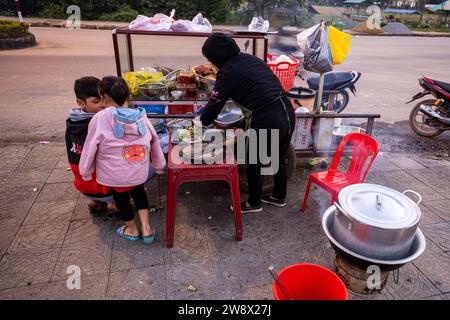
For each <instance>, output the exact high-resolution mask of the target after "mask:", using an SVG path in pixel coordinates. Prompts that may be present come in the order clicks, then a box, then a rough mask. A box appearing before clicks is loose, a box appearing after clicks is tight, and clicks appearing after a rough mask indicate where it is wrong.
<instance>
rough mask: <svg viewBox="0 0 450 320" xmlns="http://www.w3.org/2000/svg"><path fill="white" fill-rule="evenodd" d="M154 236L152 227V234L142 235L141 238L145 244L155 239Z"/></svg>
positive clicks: (154, 232)
mask: <svg viewBox="0 0 450 320" xmlns="http://www.w3.org/2000/svg"><path fill="white" fill-rule="evenodd" d="M155 236H156V231H155V229H153V234H152V235H151V236H147V237H144V236H142V239H144V243H145V244H151V243H153V242H154V241H155Z"/></svg>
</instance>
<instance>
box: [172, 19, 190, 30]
mask: <svg viewBox="0 0 450 320" xmlns="http://www.w3.org/2000/svg"><path fill="white" fill-rule="evenodd" d="M170 30H172V31H178V32H189V31H192V21H191V20H177V21H175V22H174V23H172V26H171V27H170Z"/></svg>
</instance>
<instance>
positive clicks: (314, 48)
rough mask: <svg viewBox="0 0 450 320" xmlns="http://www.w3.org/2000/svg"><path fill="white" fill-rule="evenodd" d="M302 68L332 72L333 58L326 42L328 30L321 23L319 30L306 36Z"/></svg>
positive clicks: (327, 41) (328, 43) (319, 71)
mask: <svg viewBox="0 0 450 320" xmlns="http://www.w3.org/2000/svg"><path fill="white" fill-rule="evenodd" d="M303 66H304V67H305V69H306V70H308V71H311V72H317V73H325V72H329V71H332V70H333V56H332V54H331V47H330V42H329V40H328V28H326V26H325V24H324V23H321V24H320V26H319V28H317V29H316V30H314V32H313V33H312V34H310V35H309V36H308V39H307V47H306V50H305V59H304V62H303Z"/></svg>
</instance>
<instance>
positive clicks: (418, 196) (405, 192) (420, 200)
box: [403, 190, 422, 205]
mask: <svg viewBox="0 0 450 320" xmlns="http://www.w3.org/2000/svg"><path fill="white" fill-rule="evenodd" d="M407 193H412V194H414V195H416V196H417V198H419V201H417V202H416V205H419V204H420V203H421V202H422V196H421V195H420V194H418V193H417V192H415V191H413V190H405V191H403V194H404V195H406V194H407Z"/></svg>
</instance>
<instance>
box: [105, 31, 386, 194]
mask: <svg viewBox="0 0 450 320" xmlns="http://www.w3.org/2000/svg"><path fill="white" fill-rule="evenodd" d="M214 32H223V33H226V34H227V35H229V36H230V37H232V38H234V39H235V40H236V42H237V44H238V45H239V46H240V48H241V51H242V52H247V53H251V54H253V55H255V56H257V57H259V58H261V59H263V60H264V61H268V62H269V67H270V68H271V69H272V70H273V71H274V73H275V74H276V75H277V76H278V77H279V78H280V81H281V83H282V85H283V87H284V88H285V90H289V89H290V87H292V84H293V82H294V78H295V76H296V70H297V68H298V65H299V61H296V63H295V64H293V65H291V66H289V69H285V70H283V68H282V67H283V62H281V63H278V64H274V63H273V61H274V60H272V59H275V58H276V56H272V55H270V54H269V53H268V48H269V35H270V33H261V32H249V31H242V30H240V31H230V30H217V29H216V30H214ZM210 35H211V33H201V32H177V31H144V30H130V29H129V28H121V29H115V30H113V32H112V38H113V45H114V53H115V62H116V71H117V75H118V76H121V77H124V78H125V80H126V81H127V83H128V84H129V86H131V87H133V88H132V90H131V92H132V103H133V104H135V105H138V106H140V107H142V108H144V109H145V110H146V111H147V114H148V117H149V118H150V119H151V121H152V123H153V124H154V126H155V127H156V128H157V129H159V130H161V131H163V130H164V128H165V127H167V126H165V125H164V123H168V122H169V121H170V120H173V119H187V120H189V119H192V118H194V117H195V116H196V115H197V111H198V109H199V108H201V107H202V106H203V105H205V104H206V103H207V101H208V99H209V97H210V93H211V91H212V89H213V88H214V77H212V78H209V77H208V76H202V75H201V74H200V72H197V71H196V69H197V67H199V66H205V65H206V64H204V62H205V61H204V58H203V57H201V54H200V52H201V45H202V43H203V41H204V40H205V39H206V38H207V37H209V36H210ZM155 39H157V40H158V42H157V43H158V44H159V46H157V45H156V42H155ZM180 39H184V40H185V39H189V41H188V43H192V46H191V47H190V49H191V51H192V50H196V51H195V52H198V53H199V54H196V56H198V58H197V59H196V60H195V61H194V60H193V59H192V57H187V55H186V53H185V51H184V50H183V49H184V48H183V47H180V46H179V40H180ZM161 43H162V44H161ZM185 43H186V41H185V42H183V44H184V46H186V44H185ZM197 48H198V49H197ZM143 52H144V53H145V54H147V53H152V54H153V55H151V56H148V55H147V56H145V57H142V55H143ZM138 55H139V59H138ZM168 56H170V57H171V58H172V59H171V60H169V59H168ZM180 57H183V59H179V58H180ZM189 58H190V60H189ZM293 60H295V59H293ZM167 63H172V64H176V65H175V66H172V65H170V66H167ZM195 64H197V67H193V65H195ZM149 66H150V67H149ZM292 66H295V69H292ZM149 71H151V72H149ZM287 71H289V73H290V74H288V75H287ZM152 72H156V73H158V72H160V74H159V76H158V77H156V78H155V79H152V77H154V74H152ZM130 76H131V77H135V78H136V79H145V80H144V81H148V82H147V83H146V84H145V85H142V86H141V87H139V88H138V86H137V85H136V84H135V83H131V81H128V80H130V79H129V77H130ZM286 76H288V78H289V79H287V78H286ZM286 80H287V81H286ZM289 81H290V84H289ZM329 94H330V100H331V99H332V98H331V97H332V96H333V92H329ZM291 100H292V101H293V105H294V107H295V108H297V107H299V106H301V105H308V101H307V99H304V100H302V99H291ZM299 101H300V103H299ZM313 101H314V99H313ZM330 103H331V102H330ZM230 104H232V101H230ZM224 109H225V108H224ZM299 109H300V108H299ZM314 111H315V110H314ZM314 111H313V110H312V109H311V112H308V113H300V112H296V119H297V121H296V126H295V130H294V134H293V138H292V142H291V146H290V149H289V152H288V163H289V165H288V168H289V169H288V177H291V176H293V174H294V172H295V167H296V165H297V163H298V162H300V161H305V160H306V159H309V158H315V157H324V156H330V155H332V154H334V152H335V150H336V147H337V145H338V143H339V140H340V139H341V138H342V137H343V135H345V134H346V133H349V132H355V131H356V132H364V133H366V134H368V135H371V134H372V129H373V124H374V120H375V119H376V118H379V117H380V115H379V114H343V113H340V114H336V113H334V112H326V110H325V111H323V112H314ZM343 121H350V122H352V123H351V124H353V123H355V122H356V123H357V126H348V125H343V124H342V122H343ZM171 123H173V121H172V122H171ZM169 144H170V143H169ZM167 151H168V147H167V148H166V150H165V152H167ZM239 168H240V170H239V174H240V179H239V180H240V187H241V189H242V190H244V191H247V190H248V189H247V188H248V186H247V179H246V172H245V170H243V167H242V166H239ZM263 180H264V187H263V192H267V191H269V190H271V188H272V184H273V178H272V177H270V176H265V177H264V179H263Z"/></svg>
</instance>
